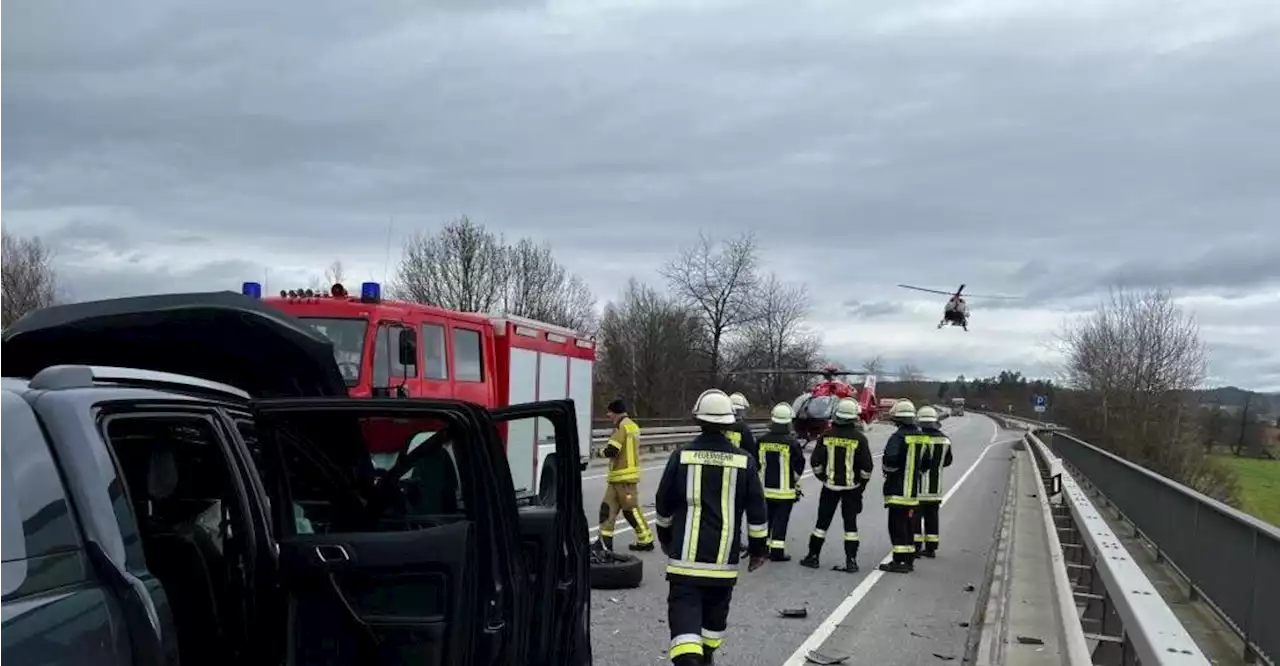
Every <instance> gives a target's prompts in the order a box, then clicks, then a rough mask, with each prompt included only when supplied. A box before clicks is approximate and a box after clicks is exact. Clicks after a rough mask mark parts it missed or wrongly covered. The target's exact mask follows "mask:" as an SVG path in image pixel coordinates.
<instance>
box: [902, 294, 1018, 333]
mask: <svg viewBox="0 0 1280 666" xmlns="http://www.w3.org/2000/svg"><path fill="white" fill-rule="evenodd" d="M898 286H899V287H902V288H903V289H914V290H916V291H923V292H927V293H930V294H941V295H943V296H950V297H951V298H949V299H948V300H947V304H946V305H945V306H944V307H943V309H942V321H940V322H938V328H942V327H943V326H946V325H947V324H951V325H952V326H959V327H961V328H963V329H964V330H966V331H967V330H969V306H968V304H966V303H965V302H964V298H963V297H961V296H960V292H963V291H964V285H963V284H962V285H960V288H959V289H957V290H956V291H955V293H954V294H953V293H951V292H947V291H941V290H938V289H925V288H924V287H913V286H911V285H909V284H900V285H898ZM969 298H997V299H1008V300H1016V299H1017V297H1016V296H975V295H973V294H969Z"/></svg>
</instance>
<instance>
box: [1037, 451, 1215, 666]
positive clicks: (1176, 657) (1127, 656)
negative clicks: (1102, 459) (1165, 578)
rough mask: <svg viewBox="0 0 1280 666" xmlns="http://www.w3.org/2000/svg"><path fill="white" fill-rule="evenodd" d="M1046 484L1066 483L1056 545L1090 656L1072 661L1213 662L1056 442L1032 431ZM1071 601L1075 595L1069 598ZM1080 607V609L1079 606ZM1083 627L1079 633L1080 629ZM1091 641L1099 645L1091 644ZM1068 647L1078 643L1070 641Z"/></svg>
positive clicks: (1064, 595)
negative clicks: (1064, 464)
mask: <svg viewBox="0 0 1280 666" xmlns="http://www.w3.org/2000/svg"><path fill="white" fill-rule="evenodd" d="M1025 439H1026V441H1027V444H1028V446H1029V447H1030V449H1031V451H1032V454H1033V458H1035V459H1036V462H1037V468H1038V470H1039V471H1040V473H1041V475H1042V476H1041V478H1042V480H1043V482H1044V486H1045V488H1047V489H1053V488H1054V487H1055V486H1056V487H1057V489H1058V490H1059V493H1057V494H1058V495H1059V501H1058V502H1056V503H1055V505H1054V506H1053V507H1052V509H1051V513H1052V520H1053V527H1054V528H1055V531H1054V532H1052V533H1050V537H1051V538H1050V544H1057V546H1058V548H1059V549H1060V551H1059V554H1060V555H1061V556H1062V557H1061V564H1060V565H1059V567H1060V568H1061V569H1062V571H1063V573H1064V574H1065V578H1066V580H1067V585H1068V587H1067V589H1066V590H1065V591H1064V590H1059V595H1058V600H1059V602H1060V603H1063V604H1066V603H1071V607H1070V608H1069V610H1068V612H1073V614H1075V615H1076V618H1077V619H1078V620H1079V621H1078V624H1077V627H1075V628H1074V629H1076V631H1078V639H1079V640H1081V641H1087V642H1085V649H1086V650H1087V651H1088V652H1087V654H1088V658H1087V659H1083V660H1081V659H1080V658H1079V657H1074V658H1073V661H1072V662H1071V663H1090V664H1097V665H1098V666H1127V665H1128V664H1142V665H1145V666H1156V665H1160V666H1182V665H1186V666H1191V665H1193V664H1194V665H1196V666H1200V665H1204V664H1208V663H1210V662H1209V660H1208V659H1207V658H1206V657H1205V656H1204V653H1203V652H1201V650H1200V648H1199V647H1198V646H1197V645H1196V643H1195V640H1194V639H1192V637H1191V635H1190V634H1189V633H1188V632H1187V630H1186V629H1185V628H1184V627H1183V626H1182V622H1181V621H1180V620H1179V619H1178V617H1177V616H1176V615H1174V613H1173V611H1172V610H1171V609H1170V608H1169V605H1168V604H1167V603H1165V601H1164V599H1163V598H1162V597H1161V596H1160V594H1159V592H1158V591H1157V590H1156V588H1155V586H1154V585H1153V584H1152V583H1151V580H1150V579H1148V578H1147V575H1146V573H1145V572H1143V570H1142V568H1141V567H1140V566H1139V565H1138V564H1137V562H1135V561H1134V560H1133V558H1131V557H1130V556H1129V554H1128V551H1126V550H1125V548H1124V545H1123V544H1121V543H1120V540H1119V538H1117V537H1116V535H1115V533H1114V532H1113V531H1112V529H1111V527H1110V526H1109V525H1108V524H1107V521H1106V520H1105V519H1104V518H1103V517H1102V515H1101V514H1099V513H1098V510H1097V508H1096V507H1095V506H1094V505H1093V502H1091V501H1090V500H1089V497H1088V496H1087V495H1086V494H1085V492H1084V490H1083V489H1082V488H1081V487H1080V485H1079V484H1077V483H1076V481H1075V479H1074V478H1073V477H1072V475H1071V474H1070V473H1069V472H1067V471H1065V470H1062V468H1061V466H1060V463H1059V461H1058V459H1057V458H1056V457H1055V456H1054V455H1053V453H1051V452H1050V451H1049V447H1048V446H1047V445H1046V444H1045V443H1044V442H1043V441H1041V440H1040V438H1039V437H1037V436H1036V435H1035V433H1033V432H1028V433H1027V434H1026V436H1025ZM1068 600H1071V601H1070V602H1068ZM1077 608H1079V609H1080V611H1079V612H1078V613H1074V611H1076V609H1077ZM1072 633H1073V634H1075V633H1076V632H1072ZM1090 643H1091V644H1092V648H1090V647H1089V645H1090ZM1067 646H1068V649H1070V648H1071V647H1072V642H1071V641H1070V640H1069V641H1068V643H1067Z"/></svg>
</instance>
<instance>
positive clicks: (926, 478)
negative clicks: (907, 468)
mask: <svg viewBox="0 0 1280 666" xmlns="http://www.w3.org/2000/svg"><path fill="white" fill-rule="evenodd" d="M916 423H917V424H919V426H920V430H921V431H923V432H924V434H925V435H927V436H928V437H929V444H928V448H929V458H930V460H931V461H932V462H933V464H932V465H930V466H929V469H928V470H925V472H924V474H922V475H921V476H920V492H919V499H920V507H919V508H917V509H916V512H917V513H918V514H919V517H918V518H917V519H916V520H915V521H914V522H913V524H914V526H915V527H916V553H917V554H918V555H922V556H924V557H929V558H932V557H937V552H938V545H939V544H940V543H941V538H940V537H939V535H938V530H939V526H938V513H939V509H941V508H942V468H944V467H950V466H951V460H952V457H951V439H950V438H949V437H947V434H946V433H944V432H942V429H941V428H939V427H938V410H936V409H934V408H933V407H930V406H928V405H925V406H924V407H921V408H920V409H918V410H917V411H916Z"/></svg>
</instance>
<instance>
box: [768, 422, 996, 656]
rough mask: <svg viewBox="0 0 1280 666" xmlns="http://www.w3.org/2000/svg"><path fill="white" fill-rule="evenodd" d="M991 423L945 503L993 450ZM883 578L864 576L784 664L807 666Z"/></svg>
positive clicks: (888, 559)
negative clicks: (984, 440)
mask: <svg viewBox="0 0 1280 666" xmlns="http://www.w3.org/2000/svg"><path fill="white" fill-rule="evenodd" d="M991 425H992V430H993V432H992V433H991V441H990V443H988V444H987V446H986V448H984V449H982V453H979V454H978V459H977V460H975V461H973V464H972V465H969V469H967V470H965V471H964V474H961V475H960V478H959V479H957V480H956V482H955V484H954V485H952V486H951V489H950V490H948V491H947V494H946V495H943V497H942V503H943V504H946V503H947V500H949V499H951V497H952V495H955V493H956V491H957V490H959V489H960V486H961V485H963V484H964V482H965V480H967V479H968V478H969V475H970V474H972V473H973V470H975V469H977V468H978V463H980V462H982V459H983V458H985V457H986V456H987V451H990V450H991V449H992V448H993V447H995V446H996V444H997V442H996V438H997V437H999V436H1000V428H999V427H997V426H996V424H995V421H992V422H991ZM1001 443H1002V442H1001ZM892 561H893V553H889V554H888V555H886V556H885V558H884V559H883V560H880V562H879V563H878V564H888V563H889V562H892ZM883 577H884V572H883V571H881V570H880V568H879V566H877V567H876V568H875V569H872V570H871V572H870V573H868V574H867V577H866V578H863V579H862V582H860V583H858V586H857V587H855V588H853V592H850V593H849V596H847V597H845V598H844V601H841V602H840V605H839V606H836V609H835V610H833V611H831V614H830V615H828V616H827V617H826V619H825V620H823V621H822V623H821V624H819V625H818V628H817V629H814V630H813V633H812V634H809V637H808V638H806V639H805V640H804V642H803V643H801V644H800V647H798V648H796V651H795V652H792V653H791V656H790V657H789V658H788V659H787V660H786V661H784V662H782V666H804V664H805V663H807V660H806V659H805V656H806V655H808V654H809V652H811V651H813V650H816V649H818V648H820V647H822V644H823V643H826V642H827V639H828V638H831V634H833V633H835V630H836V627H838V626H840V623H841V622H844V620H845V618H847V617H849V613H852V612H853V609H854V608H856V607H857V606H858V604H859V603H860V602H861V601H862V600H863V599H864V598H865V597H866V596H867V593H869V592H870V591H871V588H872V587H874V586H875V584H876V583H878V582H879V581H880V579H881V578H883Z"/></svg>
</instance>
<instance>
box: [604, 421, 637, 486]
mask: <svg viewBox="0 0 1280 666" xmlns="http://www.w3.org/2000/svg"><path fill="white" fill-rule="evenodd" d="M605 449H606V450H605V455H608V456H609V457H610V458H612V459H613V461H612V462H611V463H609V477H608V481H609V483H637V482H639V481H640V426H638V425H636V422H635V421H632V420H631V418H630V417H623V418H622V420H621V421H619V422H618V427H617V428H615V429H614V431H613V434H612V435H610V436H609V443H608V444H607V445H605ZM609 449H614V453H613V454H612V455H610V453H609V451H608V450H609Z"/></svg>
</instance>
